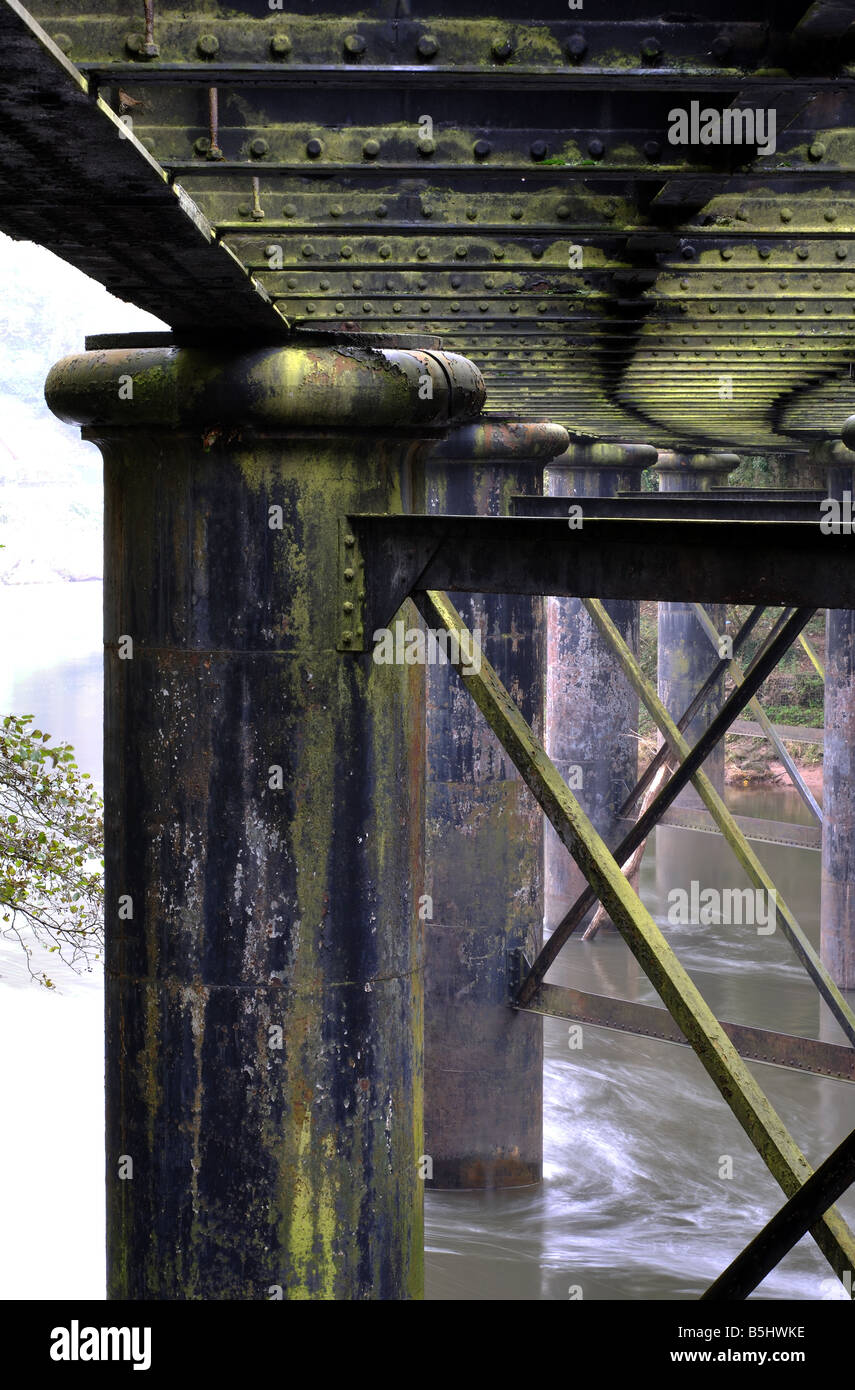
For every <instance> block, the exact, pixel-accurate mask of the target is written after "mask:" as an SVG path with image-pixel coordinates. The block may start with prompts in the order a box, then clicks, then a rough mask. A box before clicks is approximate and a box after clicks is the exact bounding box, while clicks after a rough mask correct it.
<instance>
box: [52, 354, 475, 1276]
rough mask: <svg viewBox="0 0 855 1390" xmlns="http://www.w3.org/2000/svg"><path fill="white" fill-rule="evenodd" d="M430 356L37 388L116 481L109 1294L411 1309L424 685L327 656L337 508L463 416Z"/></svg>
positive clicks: (111, 611) (470, 406)
mask: <svg viewBox="0 0 855 1390" xmlns="http://www.w3.org/2000/svg"><path fill="white" fill-rule="evenodd" d="M442 357H443V355H442V354H433V355H432V354H430V353H425V352H417V351H400V350H382V351H381V350H371V349H369V348H365V347H359V346H358V345H354V346H348V345H347V344H342V345H341V347H331V346H326V345H318V346H314V347H312V346H310V345H307V346H301V347H292V346H288V347H285V348H268V349H264V348H263V349H259V350H256V351H252V352H246V353H245V354H243V355H230V354H228V355H227V354H225V353H218V352H215V351H210V352H208V351H200V350H190V349H181V350H179V349H174V348H172V349H170V348H146V349H139V348H137V349H130V350H129V349H124V350H116V351H101V352H90V353H87V354H85V355H83V356H78V357H70V358H66V359H65V360H64V361H63V362H61V363H59V364H58V365H57V366H56V367H54V368H53V370H52V371H51V373H50V376H49V378H48V382H47V388H46V394H47V398H48V402H49V404H50V405H51V408H52V409H53V410H54V412H55V413H56V414H57V415H59V416H60V417H61V418H62V419H65V420H68V421H77V422H79V423H81V424H82V425H83V426H84V431H83V433H84V436H85V437H86V438H87V439H92V440H94V441H95V442H96V443H97V444H98V445H99V446H100V448H101V450H102V453H103V455H104V464H105V486H106V535H105V551H106V570H105V667H106V671H105V724H106V727H105V753H104V762H105V784H106V823H107V834H106V902H107V914H106V915H107V950H106V993H107V1002H106V1030H107V1037H106V1066H107V1159H106V1166H107V1190H108V1215H107V1240H108V1266H109V1268H108V1290H109V1296H110V1297H111V1298H116V1299H147V1298H151V1299H169V1300H176V1299H262V1300H267V1299H272V1298H280V1297H284V1298H298V1299H345V1300H356V1299H369V1298H371V1299H406V1298H417V1297H420V1296H421V1292H422V1244H423V1238H422V1193H423V1187H422V1182H421V1181H420V1177H419V1170H418V1160H419V1158H420V1156H421V1152H422V956H421V943H420V923H419V919H418V903H419V896H420V894H421V892H422V884H423V832H422V815H423V769H422V747H421V732H420V731H421V723H422V719H423V717H424V714H423V711H424V706H423V672H422V671H421V670H419V669H417V668H413V667H407V666H394V665H390V666H382V665H377V664H375V663H374V661H373V660H372V655H371V652H370V651H368V652H366V653H365V654H359V655H356V654H349V653H347V652H346V651H345V650H342V648H346V647H347V645H348V641H349V640H353V636H351V633H352V630H353V629H354V623H355V619H354V617H353V616H352V614H351V613H350V612H346V611H342V610H343V604H342V600H341V598H340V587H339V586H340V581H342V582H345V583H346V578H347V569H348V566H347V558H348V554H349V552H348V550H347V540H346V537H345V538H344V539H343V541H342V552H341V558H340V554H339V522H340V518H342V517H343V516H344V514H345V513H346V512H348V511H349V510H356V511H370V512H384V511H389V512H400V511H402V510H408V509H409V508H410V507H411V505H412V504H411V498H412V495H413V489H414V486H415V483H414V475H413V453H414V445H413V443H412V441H413V440H414V439H422V440H423V439H424V438H425V437H426V436H430V435H431V434H432V433H434V431H435V430H436V428H437V427H440V428H441V427H447V426H448V424H449V422H450V421H451V420H453V419H454V418H464V419H466V418H468V417H471V416H474V415H477V413H478V411H479V410H480V408H481V404H482V402H483V384H482V382H481V379H480V376H479V373H478V372H477V370H476V369H475V368H474V367H472V365H471V364H469V363H467V362H466V361H465V359H460V358H457V359H454V360H451V359H449V358H448V357H447V356H446V357H445V358H444V362H441V361H440V360H439V359H440V358H442ZM426 378H429V379H430V381H431V384H432V397H431V399H423V397H424V396H425V395H428V394H429V393H428V392H427V391H425V390H423V389H422V387H423V383H424V381H425V379H426ZM451 382H456V383H457V385H456V386H454V387H453V388H452V386H451ZM452 396H453V399H452ZM408 439H409V441H410V442H409V443H408ZM342 576H343V577H344V578H343V580H342ZM352 583H353V586H354V589H355V590H357V591H358V588H359V574H358V572H356V573H354V575H353V579H352Z"/></svg>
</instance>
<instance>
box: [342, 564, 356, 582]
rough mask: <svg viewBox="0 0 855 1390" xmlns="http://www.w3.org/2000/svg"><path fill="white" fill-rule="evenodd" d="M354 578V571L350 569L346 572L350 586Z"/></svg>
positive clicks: (345, 575)
mask: <svg viewBox="0 0 855 1390" xmlns="http://www.w3.org/2000/svg"><path fill="white" fill-rule="evenodd" d="M353 576H354V571H353V570H352V569H350V568H349V567H348V568H347V569H346V570H345V572H344V577H345V579H346V580H347V582H348V584H351V583H352V582H353Z"/></svg>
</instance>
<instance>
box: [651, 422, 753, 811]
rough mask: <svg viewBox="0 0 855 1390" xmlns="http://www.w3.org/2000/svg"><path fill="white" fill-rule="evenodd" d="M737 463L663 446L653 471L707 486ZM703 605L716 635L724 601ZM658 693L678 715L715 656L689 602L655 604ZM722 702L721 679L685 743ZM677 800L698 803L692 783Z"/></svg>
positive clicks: (711, 765)
mask: <svg viewBox="0 0 855 1390" xmlns="http://www.w3.org/2000/svg"><path fill="white" fill-rule="evenodd" d="M738 467H739V459H738V457H737V455H736V454H692V455H687V454H678V453H673V452H672V451H671V450H665V451H662V452H660V454H659V462H658V463H657V465H656V472H657V473H658V474H659V490H660V492H708V491H709V490H710V488H714V487H723V486H724V485H725V483H726V480H727V476H728V474H729V473H732V472H733V471H734V469H735V468H738ZM705 607H706V610H707V612H708V614H709V616H710V619H711V621H712V622H713V624H714V625H715V628H716V631H717V632H718V633H719V635H720V636H722V637H723V636H725V632H726V627H725V624H726V618H727V609H726V605H725V604H718V603H716V604H712V603H711V604H706V605H705ZM658 651H659V654H658V683H659V698H660V699H661V700H662V703H663V704H664V705H665V708H666V709H667V710H668V713H669V714H670V715H671V716H672V717H673V718H674V719H675V720H679V719H680V717H681V716H682V714H683V712H684V710H685V709H686V708H687V706H688V705H689V704H690V703H691V701H692V699H693V697H694V696H695V694H696V693H697V691H698V690H699V689H700V687H701V686H702V685H703V683H704V681H705V680H706V678H707V676H708V675H709V673H710V671H711V670H712V668H713V666H714V665H715V662H716V660H717V659H718V658H717V655H716V652H715V651H714V649H713V646H712V643H711V642H710V640H709V638H708V637H707V635H706V633H705V632H704V630H703V628H702V627H701V625H700V623H699V622H698V619H697V617H696V616H695V613H694V611H693V609H692V605H691V604H690V603H660V604H659V644H658ZM723 702H724V680H723V679H722V680H721V681H720V682H719V683H718V685H716V686H715V687H714V689H713V691H712V692H711V694H710V697H709V699H708V700H706V701H705V703H704V704H703V705H702V706H701V708H700V710H699V711H698V713H697V715H696V716H695V718H694V719H693V720H692V722H691V724H690V725H689V727H688V728H687V729H686V730H685V737H686V741H687V743H689V744H691V745H694V744H695V743H697V741H698V739H699V738H700V737H701V734H702V733H703V732H704V731H705V729H706V728H707V727H708V725H709V724H710V722H711V720H712V719H713V718H714V716H715V715H716V714H717V712H718V711H719V709H720V708H721V706H722V704H723ZM724 755H725V750H724V739H722V740H721V741H720V742H719V744H718V745H717V747H715V748H714V749H713V750H712V752H711V753H710V754H709V756H708V757H707V759H706V761H705V763H704V772H705V773H706V774H707V776H708V777H709V779H710V781H711V782H712V784H713V786H714V787H715V789H716V791H717V792H718V793H719V794H721V793H722V792H723V791H724ZM674 804H675V806H699V805H700V804H701V802H700V797H699V796H698V794H697V792H696V791H695V789H694V787H691V786H689V787H686V788H685V790H684V791H682V792H681V793H680V795H679V796H678V797H677V799H676V801H675V803H674Z"/></svg>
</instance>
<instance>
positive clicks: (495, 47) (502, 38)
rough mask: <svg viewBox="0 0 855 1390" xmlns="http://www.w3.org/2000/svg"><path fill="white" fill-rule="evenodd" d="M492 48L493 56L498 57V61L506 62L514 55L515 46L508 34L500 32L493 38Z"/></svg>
mask: <svg viewBox="0 0 855 1390" xmlns="http://www.w3.org/2000/svg"><path fill="white" fill-rule="evenodd" d="M490 50H491V52H492V54H493V57H494V58H496V59H497V60H498V62H500V63H506V62H507V60H508V59H509V58H510V57H512V56H513V52H514V46H513V43H512V42H511V40H510V39H509V38H508V37H507V36H506V35H501V34H499V35H497V36H496V38H494V39H493V42H492V43H491V45H490Z"/></svg>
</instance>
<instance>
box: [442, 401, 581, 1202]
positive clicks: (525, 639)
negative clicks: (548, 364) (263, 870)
mask: <svg viewBox="0 0 855 1390" xmlns="http://www.w3.org/2000/svg"><path fill="white" fill-rule="evenodd" d="M566 446H567V433H566V431H565V430H563V429H562V428H561V427H560V426H555V425H551V424H549V423H537V422H531V423H529V422H528V421H518V420H502V419H496V418H490V417H482V419H481V420H479V421H476V422H474V423H473V424H471V425H464V426H461V427H459V428H458V429H455V430H452V431H451V432H450V433H449V434H448V435H447V436H446V438H445V439H444V440H441V441H439V442H438V443H437V444H435V445H432V446H431V448H430V450H429V451H428V452H427V454H426V457H425V485H426V495H427V505H428V508H429V509H430V510H431V511H436V512H440V513H455V514H467V513H470V514H478V515H503V514H506V513H507V510H508V502H509V498H510V497H511V496H512V495H513V494H514V493H516V492H522V493H526V492H530V493H532V494H536V493H538V492H539V491H540V488H541V485H542V475H543V465H544V462H546V461H548V460H549V459H550V458H552V457H553V456H554V455H555V454H558V453H561V452H562V451H563V450H564V449H565V448H566ZM458 602H459V603H460V606H461V611H462V612H463V613H465V615H466V621H467V624H468V626H469V628H470V630H472V631H475V632H478V633H479V634H480V640H481V642H482V647H483V650H484V652H485V653H486V654H488V655H489V657H490V659H491V661H492V662H493V663H494V664H495V665H496V667H497V669H499V670H500V671H501V673H502V678H503V680H504V681H505V683H506V684H507V685H508V687H509V688H510V689H511V690H513V692H514V694H515V696H516V698H517V699H518V700H519V702H520V705H521V707H522V709H523V710H524V713H525V716H526V718H527V720H529V721H530V722H531V723H532V724H533V726H534V727H535V728H537V729H540V727H541V726H542V721H543V714H542V704H543V662H544V612H543V607H544V601H543V599H542V598H537V597H535V598H532V597H530V596H526V595H516V594H509V595H500V594H470V595H461V596H459V598H458ZM427 698H428V719H427V788H426V799H427V820H426V828H427V834H426V859H427V884H428V888H427V891H428V892H429V893H430V895H431V901H432V919H429V920H428V921H427V922H426V924H425V936H426V978H425V1019H426V1027H425V1147H426V1152H427V1153H429V1154H430V1155H431V1158H432V1160H433V1179H432V1185H433V1186H435V1187H444V1188H467V1187H468V1188H480V1187H487V1188H495V1187H516V1186H520V1185H525V1184H528V1183H533V1182H539V1181H540V1177H541V1165H542V1148H543V1140H542V1090H543V1030H542V1025H541V1023H540V1021H539V1020H538V1019H521V1018H520V1017H519V1016H515V1015H514V1013H513V1012H512V1011H511V1010H509V1009H508V1006H507V979H506V968H507V967H506V952H507V951H508V950H510V949H516V948H520V949H522V950H523V951H525V952H526V953H528V954H532V953H535V954H536V953H537V950H538V948H539V944H540V935H541V928H542V921H543V881H542V830H541V816H540V811H539V809H538V807H537V804H536V803H535V801H534V800H533V798H532V796H531V794H530V792H529V791H528V789H527V787H526V786H525V783H524V782H523V781H522V779H521V778H520V776H519V774H518V772H517V770H516V768H515V767H514V765H513V763H512V762H511V760H510V759H509V758H508V757H507V755H506V754H505V752H504V750H503V749H502V747H501V744H499V743H498V742H497V740H496V738H495V736H494V735H493V733H492V732H491V731H490V729H489V728H488V726H487V724H486V723H485V721H484V719H483V716H482V715H481V714H480V713H479V711H478V710H477V709H475V708H474V707H473V706H472V702H471V701H470V699H469V697H468V695H467V694H466V691H465V690H464V689H463V687H462V686H461V684H460V681H459V678H458V676H457V674H456V673H455V672H454V671H453V669H452V668H451V667H450V666H442V665H434V666H430V667H429V668H428V696H427ZM520 1024H521V1025H522V1026H520Z"/></svg>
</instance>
